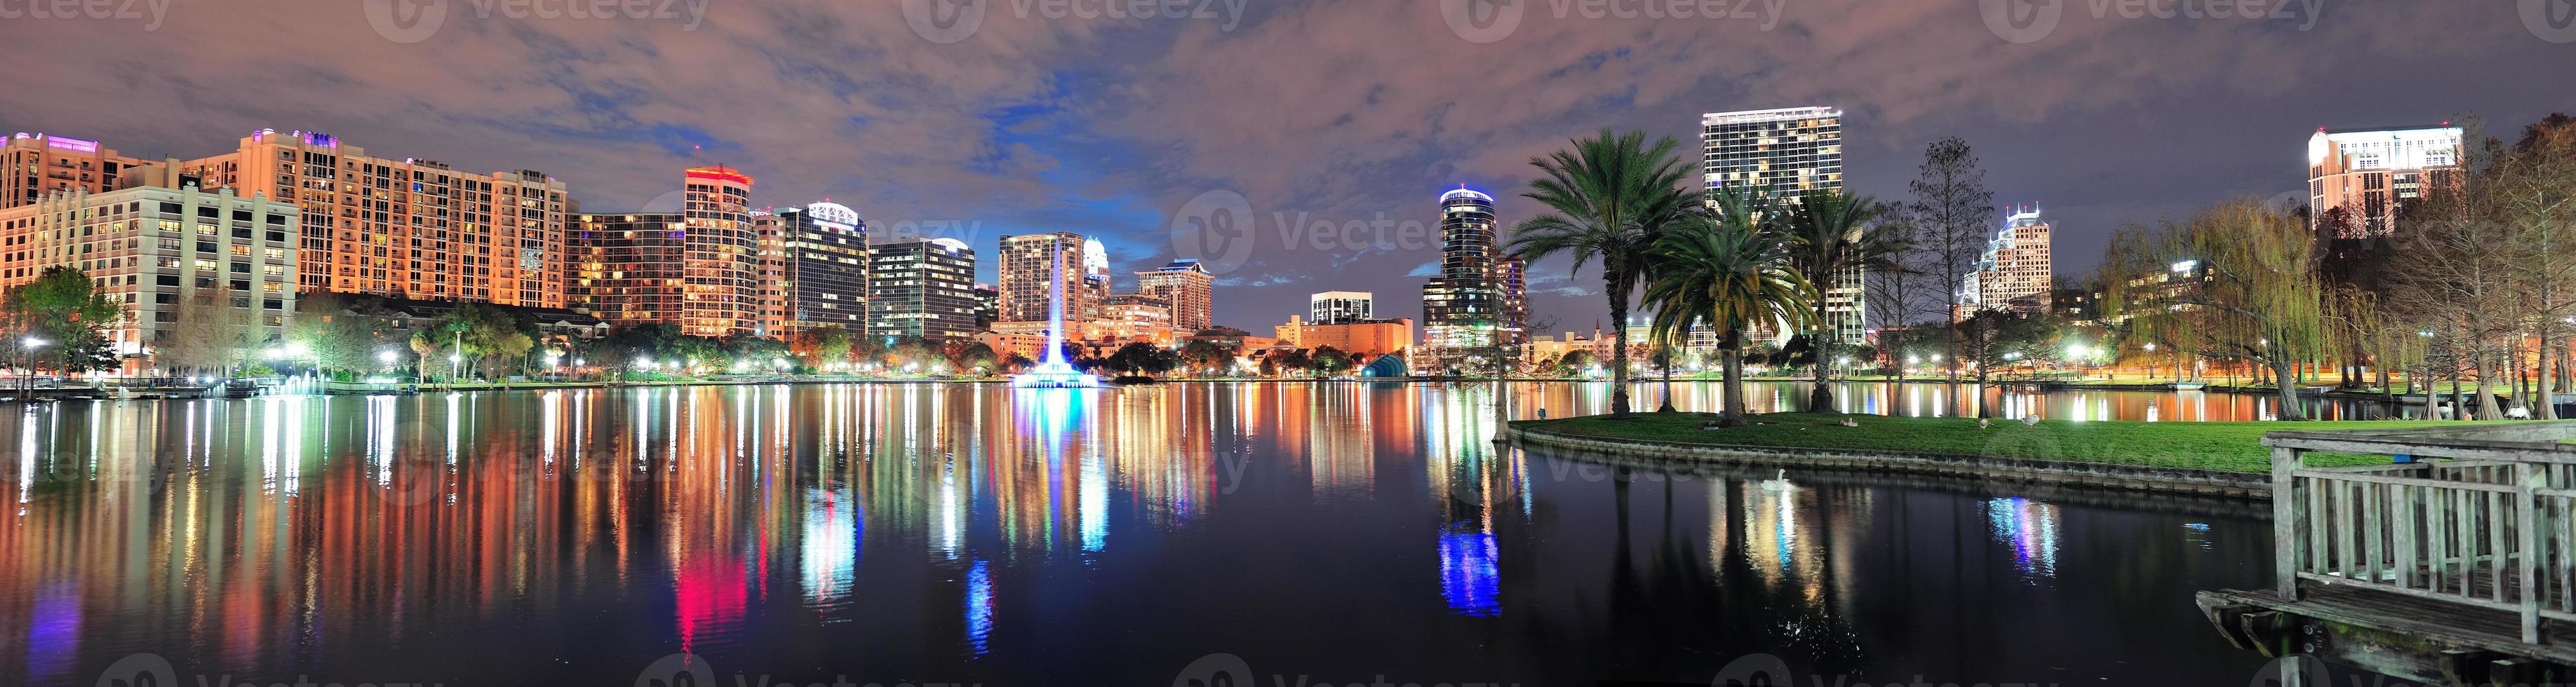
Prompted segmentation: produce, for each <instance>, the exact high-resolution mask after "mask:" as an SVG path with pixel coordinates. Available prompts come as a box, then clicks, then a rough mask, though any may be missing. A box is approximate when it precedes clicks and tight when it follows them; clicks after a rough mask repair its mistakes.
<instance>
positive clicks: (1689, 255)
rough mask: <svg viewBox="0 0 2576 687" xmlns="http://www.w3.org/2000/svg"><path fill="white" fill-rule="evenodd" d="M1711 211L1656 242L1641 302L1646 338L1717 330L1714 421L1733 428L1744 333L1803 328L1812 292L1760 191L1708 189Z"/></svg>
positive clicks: (1740, 395) (1740, 421) (1741, 406)
mask: <svg viewBox="0 0 2576 687" xmlns="http://www.w3.org/2000/svg"><path fill="white" fill-rule="evenodd" d="M1712 199H1713V200H1714V201H1715V205H1716V207H1715V212H1714V213H1713V215H1712V216H1708V217H1703V218H1699V219H1697V220H1696V221H1693V222H1690V223H1688V224H1686V225H1683V227H1681V228H1680V229H1678V230H1676V231H1673V232H1670V233H1667V234H1665V235H1664V236H1663V237H1662V238H1661V239H1660V240H1658V241H1656V244H1655V258H1656V260H1657V263H1656V273H1655V279H1654V283H1652V284H1650V285H1648V286H1647V287H1646V303H1647V304H1648V305H1649V306H1650V307H1653V308H1654V310H1655V321H1654V327H1653V336H1655V337H1656V338H1658V339H1662V340H1674V339H1678V338H1680V337H1681V336H1685V335H1687V334H1688V333H1689V332H1690V330H1691V328H1692V327H1696V326H1700V325H1703V324H1705V325H1707V326H1709V327H1710V328H1712V329H1715V330H1717V332H1718V348H1719V350H1720V353H1721V354H1722V355H1723V356H1724V360H1725V364H1724V370H1725V371H1724V382H1723V388H1724V390H1725V398H1726V417H1725V418H1724V419H1723V420H1721V421H1720V423H1719V424H1720V425H1722V426H1726V427H1740V426H1743V425H1744V424H1745V423H1746V422H1747V421H1748V420H1747V419H1746V417H1745V416H1746V410H1745V403H1744V332H1745V330H1748V329H1753V328H1757V327H1762V326H1767V325H1769V324H1771V323H1772V322H1775V321H1777V322H1786V323H1788V326H1791V327H1800V326H1805V325H1806V324H1807V323H1808V320H1809V319H1810V317H1811V311H1809V310H1808V309H1807V308H1806V307H1805V306H1806V304H1807V302H1808V299H1809V298H1811V297H1812V294H1813V293H1814V291H1815V289H1814V287H1813V286H1810V285H1809V284H1808V283H1807V280H1806V278H1805V277H1803V276H1800V275H1799V274H1798V272H1797V270H1794V269H1791V268H1790V267H1789V253H1788V250H1787V249H1786V248H1784V247H1783V242H1782V240H1781V238H1782V237H1781V235H1780V234H1779V233H1777V232H1775V231H1773V230H1772V229H1771V223H1772V222H1773V221H1775V220H1774V219H1773V217H1772V213H1771V212H1770V211H1769V205H1770V203H1769V201H1768V200H1767V199H1765V198H1764V197H1763V196H1762V195H1761V194H1759V193H1748V192H1746V191H1744V190H1742V189H1728V190H1722V191H1718V192H1717V193H1715V194H1712Z"/></svg>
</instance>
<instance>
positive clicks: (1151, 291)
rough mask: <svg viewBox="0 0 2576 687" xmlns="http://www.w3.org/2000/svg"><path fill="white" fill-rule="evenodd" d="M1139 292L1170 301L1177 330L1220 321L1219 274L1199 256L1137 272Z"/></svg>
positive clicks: (1192, 330) (1188, 331) (1186, 331)
mask: <svg viewBox="0 0 2576 687" xmlns="http://www.w3.org/2000/svg"><path fill="white" fill-rule="evenodd" d="M1136 293H1137V294H1140V295H1144V296H1147V297H1151V298H1153V299H1155V300H1159V301H1162V302H1164V303H1167V304H1170V306H1171V311H1172V323H1171V324H1172V329H1173V330H1175V331H1179V332H1181V333H1184V334H1195V333H1198V331H1199V330H1202V329H1206V328H1208V327H1212V326H1215V325H1216V277H1215V276H1214V275H1211V274H1208V271H1207V267H1205V266H1202V265H1200V264H1199V261H1198V260H1197V259H1195V258H1182V259H1179V260H1173V261H1172V262H1171V263H1170V264H1166V265H1163V267H1162V268H1161V269H1157V270H1153V271H1149V272H1137V273H1136Z"/></svg>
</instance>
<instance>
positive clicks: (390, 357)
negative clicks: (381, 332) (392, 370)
mask: <svg viewBox="0 0 2576 687" xmlns="http://www.w3.org/2000/svg"><path fill="white" fill-rule="evenodd" d="M395 357H397V355H396V354H395V353H394V352H393V350H392V349H387V350H382V351H376V362H380V363H384V364H387V365H392V364H394V358H395Z"/></svg>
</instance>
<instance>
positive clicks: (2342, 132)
mask: <svg viewBox="0 0 2576 687" xmlns="http://www.w3.org/2000/svg"><path fill="white" fill-rule="evenodd" d="M2460 135H2461V129H2460V127H2456V126H2451V123H2450V122H2443V123H2441V124H2438V125H2434V126H2412V127H2398V128H2385V129H2318V130H2317V133H2316V134H2315V135H2312V136H2309V137H2308V209H2309V210H2310V212H2309V213H2308V222H2309V225H2310V227H2309V228H2311V229H2317V230H2319V231H2321V232H2322V231H2324V230H2325V227H2324V226H2323V225H2324V223H2326V222H2329V221H2340V222H2341V223H2342V226H2339V227H2335V228H2334V234H2335V236H2336V238H2363V237H2368V236H2387V235H2389V234H2391V233H2394V232H2396V231H2397V219H2398V213H2399V210H2400V208H2402V207H2404V206H2405V204H2407V203H2410V202H2413V201H2414V200H2415V199H2417V198H2422V197H2423V196H2424V193H2425V192H2426V191H2428V190H2431V189H2435V188H2444V187H2453V186H2458V185H2459V184H2460V181H2461V174H2460V152H2461V151H2460Z"/></svg>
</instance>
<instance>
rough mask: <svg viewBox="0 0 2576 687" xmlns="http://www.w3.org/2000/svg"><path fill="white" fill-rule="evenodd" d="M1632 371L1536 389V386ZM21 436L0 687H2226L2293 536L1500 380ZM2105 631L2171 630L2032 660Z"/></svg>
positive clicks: (877, 396) (389, 406)
mask: <svg viewBox="0 0 2576 687" xmlns="http://www.w3.org/2000/svg"><path fill="white" fill-rule="evenodd" d="M1603 391H1604V389H1602V388H1601V387H1598V386H1589V387H1587V386H1577V385H1550V386H1549V387H1548V388H1545V389H1539V390H1527V393H1528V394H1529V396H1528V398H1530V399H1532V400H1533V401H1535V402H1531V403H1523V404H1521V406H1520V408H1519V411H1518V412H1520V413H1523V414H1535V413H1536V412H1537V410H1538V409H1539V408H1553V409H1557V410H1554V411H1552V414H1553V413H1561V412H1565V409H1570V408H1574V407H1576V406H1579V405H1585V404H1606V402H1607V399H1606V395H1605V394H1603V393H1602V392H1603ZM1769 396H1771V397H1773V398H1794V397H1799V396H1802V394H1798V393H1786V394H1785V395H1784V394H1783V393H1779V392H1776V391H1775V393H1772V394H1769ZM1645 398H1651V397H1645ZM1680 400H1682V401H1684V405H1685V406H1686V407H1687V406H1688V404H1690V403H1697V402H1700V400H1702V399H1698V398H1696V397H1693V398H1685V399H1680ZM1704 400H1709V401H1713V400H1714V398H1713V396H1712V397H1708V398H1706V399H1704ZM1648 402H1651V401H1648ZM1853 402H1877V403H1883V404H1888V405H1884V406H1882V407H1889V408H1899V407H1905V406H1904V403H1913V402H1914V401H1911V400H1906V399H1901V398H1896V397H1891V398H1886V399H1878V400H1875V401H1873V400H1871V399H1868V398H1867V397H1855V398H1854V400H1853ZM2088 412H2092V411H2088ZM2108 412H2110V413H2113V414H2116V413H2117V412H2120V411H2119V410H2118V407H2117V404H2113V406H2112V407H2111V409H2110V410H2109V411H2108ZM16 420H17V421H16V422H10V423H5V424H0V445H9V446H14V447H17V448H18V449H19V451H18V452H17V460H15V461H10V462H8V463H6V464H5V465H7V466H8V469H9V471H10V474H8V475H7V478H8V479H7V480H6V481H0V485H14V486H13V487H0V488H11V489H12V491H13V492H14V493H12V494H11V495H10V496H11V501H12V502H13V503H14V504H15V507H14V508H13V509H11V510H10V511H9V513H10V515H9V516H8V517H6V518H5V519H0V684H21V683H24V684H39V685H41V684H88V683H91V682H93V681H94V680H95V678H96V677H97V671H99V670H101V669H102V668H103V667H104V666H106V665H107V664H109V663H111V662H114V661H116V660H117V659H119V658H122V657H124V656H126V655H128V654H131V653H135V652H142V651H149V652H154V653H158V654H161V655H164V656H167V657H169V658H170V659H171V661H172V662H173V663H174V664H177V665H179V666H182V667H183V668H184V669H186V670H189V671H191V672H200V671H201V672H205V673H210V674H230V675H232V676H234V677H235V678H236V679H257V678H280V677H282V678H293V677H295V676H296V675H299V674H303V675H312V676H315V677H323V676H330V677H332V678H334V679H336V678H339V677H341V676H348V675H350V674H351V673H352V672H354V671H361V670H364V671H376V672H374V673H370V675H375V676H379V677H378V679H389V678H401V679H402V680H403V681H419V682H441V681H443V682H447V683H450V684H483V683H492V682H534V681H547V680H552V681H556V682H564V683H571V684H592V683H600V682H616V683H624V682H631V681H633V679H634V676H635V671H636V670H638V669H640V668H641V667H642V666H644V665H647V664H649V663H651V662H652V661H654V660H655V659H658V658H660V657H662V656H664V655H667V654H669V653H672V652H675V651H688V652H693V653H697V654H699V655H702V656H707V657H709V658H710V659H712V660H711V662H712V663H715V664H717V665H722V666H728V667H733V666H744V667H751V668H756V669H757V670H756V671H755V672H767V673H774V674H779V675H781V676H782V677H783V678H786V677H792V678H796V679H798V681H799V682H800V683H801V682H811V681H814V680H812V679H808V678H821V679H823V680H825V681H828V679H829V678H830V677H832V676H833V675H835V674H848V675H850V676H851V677H854V678H864V679H863V680H862V681H865V679H875V680H878V681H889V682H891V681H898V680H916V681H952V682H984V683H987V684H1061V683H1067V682H1073V683H1121V684H1124V683H1137V682H1144V683H1148V684H1152V683H1159V682H1168V681H1169V680H1170V679H1171V672H1172V671H1174V670H1177V669H1178V668H1179V667H1180V666H1182V665H1186V664H1188V663H1189V662H1190V661H1191V660H1192V659H1194V658H1196V657H1198V656H1202V655H1206V654H1210V653H1217V652H1227V653H1236V654H1238V655H1241V656H1244V657H1245V658H1247V659H1249V660H1251V661H1252V662H1253V663H1254V664H1255V665H1276V666H1280V667H1281V668H1287V669H1291V670H1289V672H1290V673H1291V674H1297V673H1312V674H1315V675H1318V676H1319V679H1322V676H1328V675H1329V676H1332V678H1333V679H1335V680H1336V681H1340V682H1347V681H1349V680H1346V679H1343V678H1345V677H1352V676H1354V675H1352V674H1355V676H1356V677H1358V678H1361V679H1362V680H1361V681H1365V679H1366V678H1368V677H1370V676H1373V675H1377V674H1385V675H1387V676H1389V677H1391V678H1397V681H1398V682H1402V681H1407V680H1418V681H1423V682H1426V683H1429V682H1438V681H1443V680H1455V679H1459V678H1460V677H1461V676H1462V675H1464V676H1473V677H1478V678H1510V681H1519V682H1524V683H1531V684H1558V683H1580V682H1588V681H1592V680H1597V679H1652V680H1661V681H1674V682H1705V681H1706V680H1707V678H1708V676H1709V675H1711V674H1713V673H1714V672H1715V671H1716V670H1717V669H1718V668H1719V667H1721V666H1723V665H1724V664H1725V663H1726V662H1727V661H1728V660H1730V659H1731V658H1733V657H1734V656H1737V655H1741V654H1744V653H1751V652H1757V651H1760V652H1770V653H1777V654H1780V655H1782V656H1784V657H1787V658H1789V659H1790V660H1791V661H1792V663H1793V664H1794V665H1797V666H1799V667H1800V668H1801V669H1802V670H1818V671H1834V672H1837V673H1851V674H1887V675H1898V676H1902V677H1910V676H1912V675H1915V674H1921V675H1924V676H1926V677H1929V678H1934V681H1935V682H1945V681H1961V682H1973V681H2002V680H2007V679H2017V678H2034V679H2035V678H2048V679H2051V680H2073V679H2079V677H2082V676H2096V675H2103V676H2108V675H2118V676H2137V675H2139V674H2140V673H2139V670H2140V669H2138V668H2136V667H2135V666H2141V665H2154V666H2156V667H2155V668H2153V669H2149V670H2147V671H2146V672H2147V673H2151V674H2153V675H2154V676H2156V677H2159V678H2172V679H2176V680H2180V681H2184V682H2193V683H2199V682H2206V681H2208V679H2217V678H2230V677H2236V676H2241V675H2243V674H2249V673H2250V670H2251V669H2250V667H2248V666H2249V665H2250V664H2251V661H2250V660H2249V659H2251V658H2252V657H2251V656H2241V655H2238V654H2236V653H2234V652H2232V651H2230V650H2228V649H2227V648H2226V647H2225V645H2224V644H2223V642H2220V641H2219V640H2218V639H2217V638H2216V636H2215V635H2214V634H2208V633H2205V632H2203V631H2202V624H2201V622H2200V620H2199V618H2198V617H2197V615H2196V614H2194V613H2193V612H2192V609H2191V607H2190V605H2189V597H2188V592H2189V591H2190V590H2193V589H2198V588H2202V587H2207V586H2225V585H2230V584H2233V585H2237V586H2250V585H2254V584H2259V583H2260V580H2258V579H2244V578H2246V577H2248V576H2254V575H2259V572H2257V571H2260V570H2262V569H2263V568H2264V566H2262V565H2260V561H2259V558H2260V556H2261V555H2262V553H2261V552H2263V551H2266V550H2265V549H2262V548H2260V547H2261V545H2263V544H2265V543H2268V541H2269V539H2268V536H2267V532H2266V530H2265V529H2264V528H2263V527H2262V526H2261V525H2260V523H2259V522H2257V521H2254V520H2253V519H2251V516H2250V509H2249V512H2248V513H2247V514H2243V515H2230V514H2220V515H2215V516H2213V515H2211V514H2209V513H2192V514H2188V515H2185V514H2168V513H2165V512H2161V511H2158V510H2155V509H2153V508H2144V509H2142V508H2140V505H2141V504H2139V503H2135V502H2126V503H2121V504H2118V505H2115V506H2104V505H2098V504H2095V505H2086V504H2073V505H2070V504H2068V503H2065V502H2062V501H2061V500H2058V499H2054V498H2041V497H2031V496H2016V495H1997V494H1988V493H1980V492H1975V491H1973V490H1969V491H1961V490H1957V489H1955V488H1928V487H1916V486H1905V485H1901V484H1895V483H1888V482H1878V481H1871V480H1869V479H1867V478H1863V477H1859V476H1853V475H1848V474H1845V475H1831V474H1824V475H1796V474H1770V473H1768V472H1767V471H1766V472H1765V473H1763V474H1748V475H1733V474H1709V475H1699V474H1688V473H1666V472H1658V471H1643V470H1626V469H1614V468H1607V467H1603V466H1599V465H1594V464H1588V463H1577V462H1570V461H1565V460H1557V459H1553V458H1549V457H1545V456H1531V455H1525V454H1523V453H1520V452H1518V451H1512V450H1498V449H1497V448H1496V447H1495V446H1494V445H1493V444H1491V443H1490V442H1489V439H1490V438H1491V437H1492V436H1493V433H1494V431H1495V421H1496V420H1495V417H1494V411H1493V405H1492V392H1491V390H1490V389H1489V388H1486V387H1483V386H1481V385H1462V386H1457V387H1447V386H1440V385H1428V384H1259V385H1224V384H1180V385H1167V386H1159V387H1134V388H1121V389H1095V390H1058V389H1045V390H1041V389H1017V390H1015V389H1007V388H1000V387H992V388H982V387H939V386H928V385H881V386H805V387H743V388H659V389H589V390H555V391H545V392H516V393H481V394H434V395H422V396H409V397H371V398H352V397H339V398H282V397H281V398H263V399H250V400H232V401H196V402H168V403H148V402H98V403H71V404H61V405H53V406H39V407H36V408H33V409H28V410H25V411H23V412H21V413H20V415H19V417H17V418H16ZM2186 523H2188V524H2191V525H2196V526H2197V527H2198V528H2199V529H2191V528H2187V527H2186V526H2185V525H2186ZM2177 532H2181V533H2183V535H2184V536H2176V535H2175V533H2177ZM2249 561H2251V563H2250V564H2249ZM2040 582H2046V583H2045V584H2040ZM2006 617H2009V618H2014V619H2015V620H2014V622H2013V623H2001V622H1998V619H2000V618H2006ZM2114 624H2117V625H2118V627H2119V629H2120V630H2121V631H2136V632H2141V633H2148V634H2145V635H2142V636H2152V637H2155V640H2154V641H2133V642H2122V643H2118V646H2116V647H2112V648H2107V649H2104V650H2103V651H2104V653H2103V655H2102V656H2100V657H2098V658H2096V659H2095V660H2093V661H2088V662H2084V663H2081V664H2077V665H2074V666H2072V667H2070V668H2066V669H2065V670H2066V671H2067V672H2065V673H2064V674H2060V673H2054V672H2053V673H2051V674H2049V675H2031V674H2017V673H2014V672H2012V670H2011V669H2013V668H2016V667H2020V666H2025V665H2031V664H2030V663H2029V661H2032V660H2037V657H2036V656H2035V655H2033V654H2029V653H2025V650H2024V649H2023V648H2021V647H2024V646H2030V645H2036V644H2044V643H2046V642H2049V641H2054V640H2056V639H2057V638H2061V637H2064V636H2074V635H2080V634H2083V633H2096V634H2098V633H2101V632H2104V631H2107V630H2109V629H2110V628H2111V626H2112V625H2114ZM1569 646H1573V647H1615V648H1610V649H1604V650H1598V651H1595V650H1589V649H1587V650H1585V651H1574V652H1568V651H1563V650H1562V649H1563V648H1564V647H1569ZM467 657H470V659H471V660H462V659H465V658H467ZM2048 660H2056V659H2054V658H2050V659H2048ZM800 671H802V672H800ZM2240 671H2241V672H2240ZM807 673H819V674H814V675H808V674H807Z"/></svg>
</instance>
